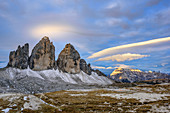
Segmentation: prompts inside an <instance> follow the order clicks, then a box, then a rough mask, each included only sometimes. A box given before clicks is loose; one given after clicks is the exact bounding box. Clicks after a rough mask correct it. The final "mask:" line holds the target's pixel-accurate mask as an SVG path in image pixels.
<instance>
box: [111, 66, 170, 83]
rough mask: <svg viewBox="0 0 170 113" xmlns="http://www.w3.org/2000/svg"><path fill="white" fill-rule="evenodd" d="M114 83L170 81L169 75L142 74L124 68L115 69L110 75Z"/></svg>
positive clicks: (138, 71) (137, 70)
mask: <svg viewBox="0 0 170 113" xmlns="http://www.w3.org/2000/svg"><path fill="white" fill-rule="evenodd" d="M110 78H112V79H113V80H115V81H118V82H131V83H132V82H141V81H148V80H150V81H152V80H156V79H157V80H158V79H159V80H166V79H170V75H168V74H164V73H160V72H152V71H149V72H143V71H141V70H139V69H124V68H117V69H115V70H114V71H113V72H112V73H111V75H110Z"/></svg>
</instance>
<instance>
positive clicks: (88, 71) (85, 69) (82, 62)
mask: <svg viewBox="0 0 170 113" xmlns="http://www.w3.org/2000/svg"><path fill="white" fill-rule="evenodd" d="M80 69H81V70H82V71H83V72H85V73H86V74H88V75H91V71H92V70H91V66H90V64H87V63H86V61H85V60H84V59H80Z"/></svg>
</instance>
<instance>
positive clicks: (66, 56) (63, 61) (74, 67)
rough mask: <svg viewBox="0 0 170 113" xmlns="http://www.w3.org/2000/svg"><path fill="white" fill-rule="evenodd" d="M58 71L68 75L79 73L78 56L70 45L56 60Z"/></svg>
mask: <svg viewBox="0 0 170 113" xmlns="http://www.w3.org/2000/svg"><path fill="white" fill-rule="evenodd" d="M57 66H58V69H59V70H61V71H63V72H67V73H70V74H77V73H80V54H79V53H78V52H77V50H76V49H75V48H74V47H73V45H71V44H67V45H66V46H65V48H64V49H63V50H62V51H61V53H60V54H59V56H58V59H57Z"/></svg>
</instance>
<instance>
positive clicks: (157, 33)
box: [0, 0, 170, 75]
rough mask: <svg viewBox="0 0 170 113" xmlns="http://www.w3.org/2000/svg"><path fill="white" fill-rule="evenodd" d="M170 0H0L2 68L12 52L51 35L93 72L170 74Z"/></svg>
mask: <svg viewBox="0 0 170 113" xmlns="http://www.w3.org/2000/svg"><path fill="white" fill-rule="evenodd" d="M169 15H170V0H0V26H1V27H0V68H2V67H4V66H6V65H7V63H8V58H9V53H10V51H13V50H16V49H17V46H18V45H21V46H22V45H24V44H25V43H29V45H30V54H31V51H32V48H33V47H34V46H35V45H36V43H38V41H39V40H41V38H42V37H44V36H48V37H49V38H50V40H51V41H52V42H53V43H54V45H55V49H56V50H55V51H56V52H55V54H56V59H57V58H58V55H59V53H60V52H61V50H62V49H63V48H64V46H65V44H67V43H71V44H72V45H73V46H74V47H75V48H76V49H77V51H78V52H79V53H80V56H81V58H83V59H85V60H86V61H87V63H90V64H91V66H92V68H95V69H99V70H101V71H102V72H104V73H105V74H107V75H109V74H110V73H111V72H112V71H113V70H114V69H115V68H118V67H122V68H134V69H141V70H143V71H149V70H151V71H160V72H162V73H170V32H169V31H170V16H169Z"/></svg>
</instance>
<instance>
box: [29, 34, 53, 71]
mask: <svg viewBox="0 0 170 113" xmlns="http://www.w3.org/2000/svg"><path fill="white" fill-rule="evenodd" d="M54 65H55V47H54V45H53V43H52V42H50V40H49V38H48V37H47V36H45V37H43V38H42V39H41V40H40V41H39V42H38V44H36V46H35V47H34V49H33V50H32V53H31V56H30V58H29V67H30V69H32V70H36V71H40V70H46V69H52V68H54Z"/></svg>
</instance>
